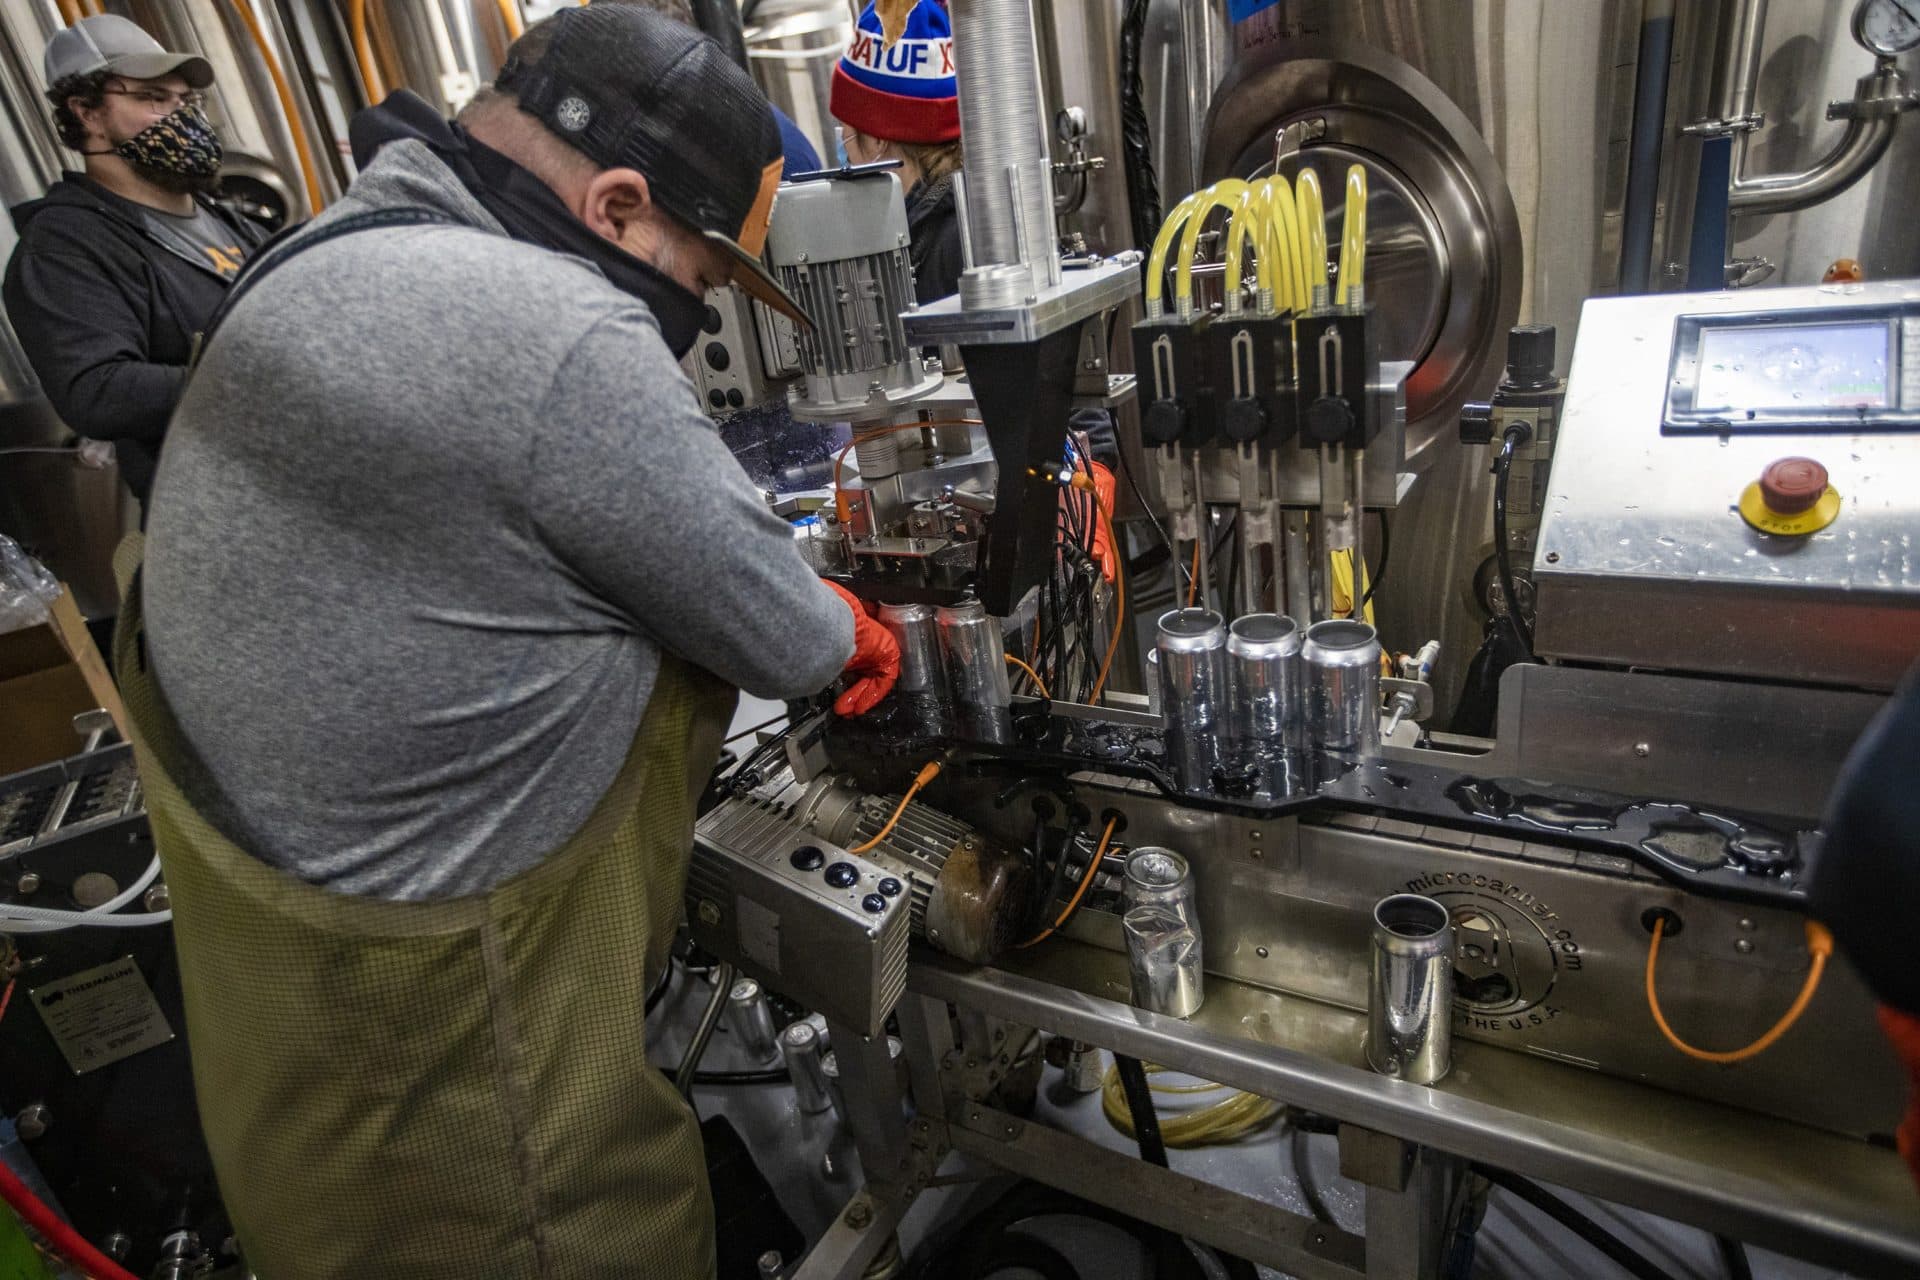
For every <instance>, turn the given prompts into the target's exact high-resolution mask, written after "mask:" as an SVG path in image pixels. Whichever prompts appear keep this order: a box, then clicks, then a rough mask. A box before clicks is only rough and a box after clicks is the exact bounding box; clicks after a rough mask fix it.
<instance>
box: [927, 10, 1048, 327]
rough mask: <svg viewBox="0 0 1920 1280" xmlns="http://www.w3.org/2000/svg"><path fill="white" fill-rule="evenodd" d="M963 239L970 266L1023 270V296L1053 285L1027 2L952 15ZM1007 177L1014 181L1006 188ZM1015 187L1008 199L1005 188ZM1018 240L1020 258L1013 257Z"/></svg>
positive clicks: (1040, 107) (1040, 103) (1042, 115)
mask: <svg viewBox="0 0 1920 1280" xmlns="http://www.w3.org/2000/svg"><path fill="white" fill-rule="evenodd" d="M953 44H954V48H955V49H956V50H958V51H959V56H958V57H957V58H956V59H955V64H956V65H955V71H956V73H957V79H958V82H959V97H960V129H961V133H962V134H963V135H964V136H965V138H966V140H967V162H966V171H967V173H968V174H970V175H972V178H971V180H970V181H969V182H968V183H967V221H968V234H969V237H970V240H971V245H972V250H973V252H972V258H973V261H974V263H975V264H976V265H977V266H978V267H988V266H994V265H999V264H1022V263H1024V264H1025V265H1027V266H1028V267H1029V269H1030V271H1031V274H1032V282H1031V288H1030V289H1029V292H1032V291H1033V290H1038V289H1042V288H1046V287H1048V286H1050V285H1054V284H1058V283H1059V281H1060V254H1059V248H1058V245H1057V244H1056V243H1055V240H1054V226H1053V181H1052V179H1053V166H1052V163H1051V161H1050V159H1049V156H1048V151H1047V118H1048V117H1047V112H1046V110H1045V109H1044V108H1045V102H1044V99H1043V98H1042V96H1041V91H1040V63H1039V61H1038V58H1037V56H1036V54H1035V48H1036V44H1037V42H1036V40H1035V37H1034V27H1033V0H966V2H965V3H963V4H959V5H956V6H955V8H954V12H953ZM1009 171H1013V172H1016V173H1017V174H1018V175H1019V180H1018V183H1017V184H1010V183H1009V182H1008V181H1007V176H1006V175H1007V174H1008V172H1009ZM1015 185H1017V187H1018V196H1017V199H1016V196H1015V192H1014V190H1013V187H1014V186H1015ZM1022 240H1024V241H1025V244H1026V246H1027V247H1028V250H1029V255H1030V256H1028V257H1022V256H1021V251H1020V250H1021V242H1022Z"/></svg>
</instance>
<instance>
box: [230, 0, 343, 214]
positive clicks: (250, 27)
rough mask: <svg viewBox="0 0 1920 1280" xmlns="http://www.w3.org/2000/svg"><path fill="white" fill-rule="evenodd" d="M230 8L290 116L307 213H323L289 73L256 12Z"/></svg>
mask: <svg viewBox="0 0 1920 1280" xmlns="http://www.w3.org/2000/svg"><path fill="white" fill-rule="evenodd" d="M227 3H228V5H230V6H231V7H232V9H233V12H234V13H235V14H236V15H237V16H238V17H239V19H240V21H241V23H242V24H244V25H245V27H246V28H247V34H248V35H250V36H252V37H253V47H254V48H255V49H257V50H259V52H260V60H261V61H262V62H264V63H266V64H267V74H268V75H269V76H271V77H272V78H273V92H274V95H275V96H276V97H278V98H279V99H280V110H281V111H283V112H285V113H286V117H287V134H288V136H290V137H291V138H292V139H293V154H294V157H295V159H297V160H299V162H300V176H301V178H302V179H303V180H305V182H306V187H307V210H308V212H310V213H319V212H320V210H322V209H324V208H325V207H326V201H325V200H323V199H321V197H320V171H319V170H318V169H316V168H315V167H314V164H313V152H312V151H311V150H310V149H309V148H308V147H307V131H306V127H305V126H304V125H303V124H302V122H301V119H300V109H299V108H298V107H297V106H295V105H294V101H293V89H292V87H291V86H289V85H288V84H287V77H286V73H285V72H283V71H281V70H280V59H278V58H276V57H274V56H273V46H272V45H270V44H268V43H267V37H266V33H265V32H263V31H261V30H260V24H259V23H258V22H256V21H254V17H253V10H252V9H250V8H248V7H247V5H246V4H245V3H244V2H243V0H227Z"/></svg>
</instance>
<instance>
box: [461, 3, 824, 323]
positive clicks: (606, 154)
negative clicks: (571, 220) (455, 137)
mask: <svg viewBox="0 0 1920 1280" xmlns="http://www.w3.org/2000/svg"><path fill="white" fill-rule="evenodd" d="M494 84H495V86H496V87H498V88H500V89H502V90H504V91H506V92H508V93H511V94H513V96H514V97H515V98H516V99H518V101H519V104H520V109H521V110H522V111H525V112H527V113H529V114H530V115H533V116H535V117H536V118H538V119H539V120H540V122H541V123H542V124H544V125H546V126H547V128H548V129H550V130H551V131H552V132H553V133H554V134H555V135H557V136H558V137H561V138H563V139H565V140H566V141H567V142H568V143H570V144H571V145H572V146H573V147H575V148H576V149H577V150H579V151H581V152H583V153H585V154H586V155H587V156H588V157H589V158H591V159H592V160H593V161H594V162H595V163H597V164H599V165H600V166H601V167H603V168H607V169H614V168H631V169H637V170H639V171H640V172H641V173H643V174H645V175H646V176H647V185H648V187H649V189H650V190H651V191H652V194H653V199H654V200H655V201H656V202H658V203H659V205H660V207H661V208H662V209H665V210H666V211H667V212H668V213H670V214H672V215H673V216H674V217H675V218H676V219H678V220H679V221H680V222H682V223H684V224H686V225H687V226H689V227H691V228H693V229H694V230H695V231H698V232H699V233H700V234H701V235H703V236H705V237H706V238H707V239H708V240H709V241H711V242H712V243H713V244H716V245H718V246H720V247H721V248H723V249H725V250H726V251H727V252H728V253H729V254H731V255H732V256H733V258H734V259H735V262H736V265H737V268H738V269H737V270H736V272H735V275H734V283H735V284H737V285H739V286H740V288H742V289H743V290H745V291H746V292H747V293H748V294H750V295H751V296H753V297H755V298H758V299H759V300H760V301H762V302H764V303H766V304H767V305H768V306H770V307H772V308H774V309H775V310H776V311H779V312H781V313H782V314H783V315H786V316H788V317H789V318H791V319H793V320H794V321H796V322H797V323H800V324H803V325H804V324H806V323H807V317H806V313H805V312H803V311H802V310H801V309H800V306H799V304H798V303H796V302H795V301H794V300H793V299H792V298H791V297H790V296H789V295H788V294H787V291H786V290H784V289H782V288H781V287H780V285H779V284H778V282H776V281H775V280H774V278H773V276H772V275H770V274H769V273H768V272H767V269H766V267H765V266H763V265H762V264H761V262H760V251H761V249H762V248H763V247H765V245H766V240H767V221H768V219H769V218H770V217H771V216H772V213H773V197H774V192H775V190H776V189H777V188H778V187H779V186H780V167H781V146H780V128H779V126H778V125H777V124H775V123H774V119H773V109H772V108H771V107H769V106H768V105H767V100H766V98H765V97H764V96H763V95H762V94H761V92H760V90H759V87H758V86H756V85H755V84H754V83H753V80H752V78H751V77H749V76H748V75H747V73H746V72H744V71H742V70H741V69H740V68H739V67H738V66H736V65H734V63H733V61H732V60H731V59H729V58H728V57H727V55H726V54H725V53H723V52H721V49H720V46H719V45H717V44H715V43H714V42H713V41H712V40H709V39H708V38H707V37H706V36H704V35H702V34H700V33H699V32H698V31H695V30H694V29H693V28H692V27H689V26H687V25H685V24H684V23H680V22H675V21H674V20H673V19H671V18H668V17H665V16H664V15H662V14H659V13H655V12H654V11H653V10H651V9H647V8H644V7H641V6H639V5H628V4H593V5H585V6H581V7H579V8H570V9H562V10H561V11H560V12H559V13H557V14H555V15H554V16H553V17H551V18H549V19H547V20H546V21H545V22H542V23H541V24H539V26H536V27H534V28H533V29H532V30H530V31H528V32H527V34H526V35H524V36H522V37H521V38H520V39H519V40H516V41H515V42H514V43H513V47H512V48H510V49H509V50H507V61H506V65H505V66H503V67H501V68H500V74H499V75H498V76H496V77H495V78H494Z"/></svg>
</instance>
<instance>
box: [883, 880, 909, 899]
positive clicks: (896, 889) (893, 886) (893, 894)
mask: <svg viewBox="0 0 1920 1280" xmlns="http://www.w3.org/2000/svg"><path fill="white" fill-rule="evenodd" d="M904 888H906V886H905V885H903V884H901V883H900V882H899V881H898V880H895V879H894V878H893V877H892V876H888V877H887V878H886V879H885V880H882V881H881V882H880V892H882V893H884V894H886V895H887V896H888V897H889V898H897V897H899V896H900V891H901V890H902V889H904Z"/></svg>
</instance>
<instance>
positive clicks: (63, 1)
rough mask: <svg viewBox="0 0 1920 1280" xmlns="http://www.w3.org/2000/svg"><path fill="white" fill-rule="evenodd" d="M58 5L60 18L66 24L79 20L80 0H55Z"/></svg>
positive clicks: (69, 24)
mask: <svg viewBox="0 0 1920 1280" xmlns="http://www.w3.org/2000/svg"><path fill="white" fill-rule="evenodd" d="M57 3H58V4H59V5H60V20H61V21H62V22H65V23H66V24H67V25H68V26H72V25H73V24H74V23H76V22H78V21H80V0H57Z"/></svg>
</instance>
